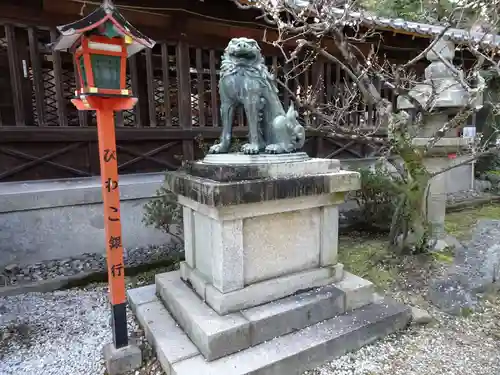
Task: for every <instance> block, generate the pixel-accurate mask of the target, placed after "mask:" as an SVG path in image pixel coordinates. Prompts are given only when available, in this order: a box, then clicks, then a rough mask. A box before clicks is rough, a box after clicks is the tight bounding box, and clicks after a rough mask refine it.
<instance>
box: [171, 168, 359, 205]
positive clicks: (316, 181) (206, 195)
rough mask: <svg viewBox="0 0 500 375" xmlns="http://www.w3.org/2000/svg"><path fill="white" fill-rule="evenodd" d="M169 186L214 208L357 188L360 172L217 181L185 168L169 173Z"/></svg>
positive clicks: (180, 193) (173, 190) (175, 191)
mask: <svg viewBox="0 0 500 375" xmlns="http://www.w3.org/2000/svg"><path fill="white" fill-rule="evenodd" d="M165 185H166V188H168V189H169V190H171V191H172V192H173V193H175V194H179V195H182V196H185V197H187V198H190V199H192V200H194V201H196V202H198V203H202V204H205V205H207V206H211V207H220V206H228V205H237V204H245V203H256V202H265V201H273V200H279V199H287V198H296V197H305V196H310V195H321V194H330V193H335V192H343V191H351V190H357V189H359V187H360V180H359V174H358V173H357V172H348V171H338V172H335V173H324V174H317V175H303V176H296V177H293V178H292V177H290V178H276V179H259V180H244V181H233V182H217V181H214V180H210V179H207V178H202V177H196V176H193V175H191V174H188V173H186V172H184V171H176V172H169V173H167V175H166V178H165Z"/></svg>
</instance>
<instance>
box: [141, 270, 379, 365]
mask: <svg viewBox="0 0 500 375" xmlns="http://www.w3.org/2000/svg"><path fill="white" fill-rule="evenodd" d="M156 292H157V295H158V297H159V298H160V300H161V302H163V304H164V305H165V306H166V308H167V310H168V311H169V313H170V314H171V315H172V317H173V318H174V319H175V321H176V322H178V323H179V325H180V326H181V327H182V328H183V330H184V331H185V332H186V334H187V335H188V336H189V338H190V339H191V341H193V343H194V344H195V345H196V346H197V348H198V349H199V350H200V352H201V353H202V354H203V356H204V357H205V358H206V359H207V360H208V361H211V360H215V359H217V358H221V357H224V356H227V355H229V354H232V353H236V352H238V351H241V350H244V349H247V348H249V347H251V346H255V345H258V344H260V343H262V342H265V341H268V340H272V339H274V338H275V337H279V336H282V335H286V334H288V333H291V332H294V331H297V330H300V329H303V328H305V327H308V326H310V325H313V324H316V323H318V322H321V321H323V320H327V319H330V318H333V317H335V316H338V315H342V314H344V313H345V312H346V311H348V310H351V309H356V308H359V307H361V306H365V305H367V304H370V303H372V301H373V284H372V283H371V282H369V281H367V280H364V279H362V278H360V277H357V276H355V275H352V274H349V273H347V272H346V274H345V276H344V279H343V280H342V281H341V282H339V283H335V284H329V285H325V286H322V287H319V288H311V289H309V290H307V291H303V292H300V293H296V294H294V295H291V296H288V297H285V298H281V299H278V300H275V301H273V302H269V303H266V304H263V305H260V306H255V307H251V308H248V309H244V310H241V311H238V312H235V313H230V314H226V315H219V314H218V313H217V312H216V311H214V310H213V309H212V308H211V307H210V306H209V305H208V304H206V303H204V301H203V300H202V299H201V298H200V297H199V295H198V294H197V293H196V292H195V291H194V290H192V289H191V288H190V287H188V285H187V284H186V283H185V282H184V281H183V280H181V278H180V273H179V272H178V271H174V272H166V273H163V274H159V275H156ZM132 303H133V298H132Z"/></svg>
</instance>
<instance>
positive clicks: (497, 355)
mask: <svg viewBox="0 0 500 375" xmlns="http://www.w3.org/2000/svg"><path fill="white" fill-rule="evenodd" d="M441 271H442V270H440V269H437V270H432V272H429V270H425V269H424V270H423V272H422V274H423V275H425V274H428V273H432V274H437V273H439V272H441ZM411 272H412V273H413V274H418V273H419V272H417V271H415V270H412V271H411ZM407 277H408V276H406V277H405V279H406V280H412V279H411V277H410V278H407ZM424 279H425V276H424V277H422V278H418V279H415V280H413V281H410V282H408V283H407V284H406V285H399V286H397V287H395V288H394V290H392V291H389V292H387V293H386V294H387V295H391V296H392V297H393V298H396V299H398V300H399V301H402V302H404V303H406V304H408V305H410V306H415V307H419V308H423V309H426V311H428V312H429V314H430V315H431V316H432V317H433V322H432V323H431V324H429V325H427V326H411V327H409V328H408V329H407V330H405V331H402V332H398V333H396V334H393V335H390V336H388V337H386V338H384V339H383V340H380V341H377V342H376V343H374V344H372V345H368V346H365V347H363V348H361V349H360V350H359V351H357V352H354V353H350V354H347V355H345V356H342V357H340V358H337V359H335V360H333V361H331V362H329V363H327V364H325V365H323V366H320V367H318V368H317V369H315V370H313V371H307V372H305V373H304V374H303V375H389V374H390V375H436V374H439V375H470V374H477V375H498V374H500V319H499V318H500V296H499V295H498V293H491V294H488V295H484V296H483V298H482V300H481V302H480V307H479V308H478V310H477V311H476V312H474V313H472V314H471V315H470V316H462V317H455V316H450V315H446V314H444V313H442V312H440V311H439V310H437V309H436V308H434V307H433V306H432V305H429V304H428V303H427V302H426V301H425V300H424V298H423V296H425V292H426V285H425V284H426V283H422V282H421V281H422V280H424Z"/></svg>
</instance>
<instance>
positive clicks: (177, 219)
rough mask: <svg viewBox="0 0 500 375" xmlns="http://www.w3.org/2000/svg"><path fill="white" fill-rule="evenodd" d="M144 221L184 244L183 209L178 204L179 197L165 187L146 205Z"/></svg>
mask: <svg viewBox="0 0 500 375" xmlns="http://www.w3.org/2000/svg"><path fill="white" fill-rule="evenodd" d="M142 221H143V223H144V224H146V225H147V226H151V227H154V228H156V229H159V230H161V231H163V232H165V233H167V234H169V235H171V236H172V237H174V238H175V239H176V240H177V241H179V242H183V233H182V232H183V226H182V207H181V206H180V205H179V204H178V203H177V196H176V195H175V194H173V193H172V192H171V191H169V190H167V189H165V188H164V187H161V188H160V189H158V190H157V191H156V196H155V197H154V198H152V199H151V200H150V201H149V202H148V203H146V204H145V205H144V216H143V218H142Z"/></svg>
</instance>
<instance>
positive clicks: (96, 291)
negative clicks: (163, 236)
mask: <svg viewBox="0 0 500 375" xmlns="http://www.w3.org/2000/svg"><path fill="white" fill-rule="evenodd" d="M110 316H111V315H110V308H109V304H108V298H107V287H106V286H105V285H95V286H89V287H87V288H83V289H71V290H67V291H56V292H53V293H44V294H41V293H29V294H23V295H18V296H13V297H4V298H0V374H2V375H103V374H105V367H104V362H103V360H102V347H103V345H104V344H105V343H107V342H110V341H111V337H112V336H111V335H112V333H111V328H110V326H109V319H110ZM128 326H129V334H130V335H131V337H133V338H134V340H137V341H138V344H139V345H140V346H141V347H142V349H143V352H144V353H145V366H144V369H145V370H146V369H147V370H150V371H153V370H154V368H155V367H157V366H158V365H157V364H155V363H152V361H151V360H150V358H151V355H152V351H151V349H150V347H149V345H147V344H146V343H145V339H144V337H143V336H144V334H143V332H142V330H141V329H140V327H139V326H138V324H137V323H136V321H135V318H134V316H133V314H132V313H131V312H130V311H128ZM149 374H155V373H154V372H149Z"/></svg>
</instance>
